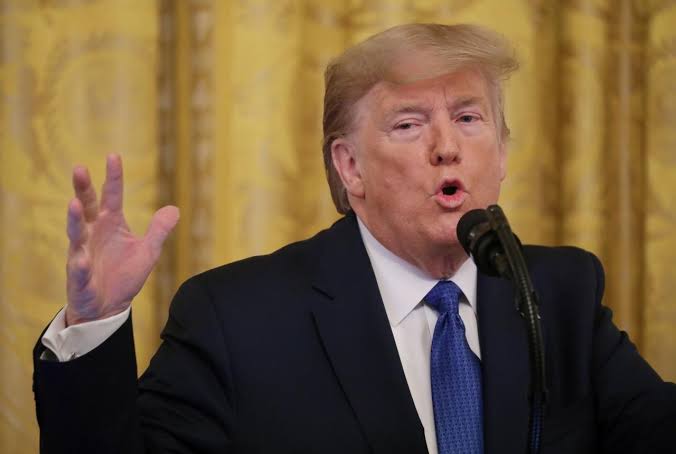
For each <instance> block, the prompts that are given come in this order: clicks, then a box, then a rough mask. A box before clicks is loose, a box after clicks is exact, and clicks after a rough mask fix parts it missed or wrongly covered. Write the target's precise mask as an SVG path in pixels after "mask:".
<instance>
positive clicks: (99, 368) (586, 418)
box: [34, 215, 676, 454]
mask: <svg viewBox="0 0 676 454" xmlns="http://www.w3.org/2000/svg"><path fill="white" fill-rule="evenodd" d="M524 252H525V255H526V261H527V263H528V266H529V268H530V271H531V274H532V279H533V283H534V285H535V287H536V289H537V291H538V293H539V296H540V300H541V315H542V323H543V331H544V338H545V343H546V354H547V379H548V387H549V391H550V405H549V408H548V412H547V415H546V419H545V426H544V435H543V452H545V453H596V452H607V453H622V452H627V453H630V452H669V451H672V452H676V389H675V388H676V387H675V386H674V385H673V384H669V383H664V382H663V381H662V380H661V379H660V378H659V377H658V375H657V374H656V373H655V372H654V371H653V370H652V369H651V368H650V366H648V364H647V363H646V362H645V361H644V360H643V359H642V358H641V357H640V356H639V354H638V353H637V351H636V349H635V348H634V346H633V345H632V344H631V343H630V341H629V340H628V338H627V336H626V335H625V334H624V333H622V332H620V331H618V329H617V328H616V327H615V326H614V325H613V323H612V322H611V314H610V311H609V310H608V309H606V308H604V307H603V306H602V305H601V297H602V294H603V271H602V268H601V266H600V263H599V261H598V260H597V259H596V258H595V257H594V256H593V255H591V254H589V253H587V252H584V251H582V250H579V249H575V248H544V247H525V248H524ZM478 279H479V281H478V287H477V288H478V290H477V291H478V323H479V340H480V344H481V352H482V362H481V363H482V376H483V396H484V437H485V452H486V453H523V452H525V451H526V438H527V427H528V406H527V389H528V377H529V373H528V357H527V355H528V354H527V345H526V337H525V328H524V323H523V320H522V319H521V318H520V316H519V315H518V314H517V312H516V311H515V309H514V303H513V293H514V289H513V287H512V285H511V283H510V282H508V281H506V280H503V279H498V278H491V277H487V276H484V275H481V274H480V275H479V278H478ZM162 339H163V342H162V344H161V346H160V347H159V350H158V351H157V353H156V354H155V356H154V358H153V359H152V362H151V364H150V366H149V368H148V370H147V371H146V372H145V373H144V374H143V376H142V377H141V378H140V379H139V380H138V382H137V379H136V364H135V357H134V345H133V339H132V329H131V321H128V322H127V323H126V324H125V325H124V326H123V327H122V328H120V329H119V330H118V331H117V332H116V333H115V334H114V335H113V336H112V337H111V338H109V339H108V340H107V341H106V342H104V343H103V344H102V345H101V346H99V347H98V348H96V349H95V350H94V351H92V352H90V353H88V354H86V355H84V356H82V357H80V358H78V359H75V360H73V361H70V362H67V363H58V362H53V361H45V360H41V359H39V358H40V355H41V353H42V351H43V350H44V347H42V345H41V344H40V343H39V342H38V344H37V346H36V348H35V352H34V356H35V358H34V361H35V374H34V391H35V398H36V406H37V417H38V422H39V424H40V431H41V440H40V442H41V449H42V451H43V452H48V453H72V452H86V453H103V452H125V453H126V452H130V453H131V452H134V453H136V452H153V453H160V452H196V453H202V452H203V453H230V452H233V453H322V454H328V453H341V454H345V453H350V454H351V453H355V454H357V453H376V454H395V453H407V454H414V453H424V452H427V451H426V446H425V439H424V433H423V428H422V425H421V423H420V420H419V418H418V415H417V413H416V409H415V407H414V404H413V400H412V398H411V394H410V392H409V389H408V386H407V384H406V379H405V376H404V372H403V369H402V366H401V362H400V360H399V356H398V353H397V349H396V346H395V342H394V338H393V336H392V332H391V329H390V326H389V323H388V319H387V316H386V314H385V310H384V307H383V303H382V300H381V298H380V294H379V291H378V286H377V284H376V280H375V277H374V275H373V271H372V269H371V266H370V262H369V259H368V256H367V253H366V250H365V248H364V245H363V243H362V240H361V237H360V235H359V231H358V228H357V223H356V219H355V217H354V215H348V216H347V217H346V218H344V219H342V220H340V221H338V222H337V223H336V224H335V225H334V226H333V227H331V228H330V229H328V230H326V231H323V232H320V233H319V234H318V235H316V236H315V237H313V238H311V239H309V240H306V241H303V242H299V243H295V244H292V245H289V246H287V247H285V248H283V249H281V250H279V251H277V252H275V253H273V254H271V255H267V256H261V257H253V258H250V259H247V260H243V261H240V262H236V263H233V264H230V265H226V266H223V267H220V268H217V269H214V270H211V271H208V272H206V273H203V274H200V275H198V276H195V277H193V278H191V279H189V280H188V281H187V282H185V283H184V284H183V285H182V286H181V288H180V289H179V291H178V292H177V294H176V296H175V298H174V301H173V302H172V305H171V309H170V312H169V319H168V322H167V325H166V327H165V329H164V331H163V333H162Z"/></svg>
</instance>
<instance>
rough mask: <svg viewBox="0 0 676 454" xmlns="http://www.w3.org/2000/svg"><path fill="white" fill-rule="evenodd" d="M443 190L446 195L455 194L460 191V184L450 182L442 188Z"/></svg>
mask: <svg viewBox="0 0 676 454" xmlns="http://www.w3.org/2000/svg"><path fill="white" fill-rule="evenodd" d="M441 192H443V193H444V195H454V194H455V193H456V192H458V186H456V185H454V184H449V185H448V186H444V187H443V188H441Z"/></svg>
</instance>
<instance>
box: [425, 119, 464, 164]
mask: <svg viewBox="0 0 676 454" xmlns="http://www.w3.org/2000/svg"><path fill="white" fill-rule="evenodd" d="M436 123H437V124H436V125H435V127H434V128H433V135H434V140H433V141H432V147H431V153H430V164H432V165H434V166H436V165H441V164H451V163H454V162H455V163H458V162H460V143H459V141H458V138H457V136H456V134H457V132H456V131H455V130H454V128H453V123H452V122H451V120H450V119H444V120H440V121H438V122H436Z"/></svg>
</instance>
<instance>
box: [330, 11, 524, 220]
mask: <svg viewBox="0 0 676 454" xmlns="http://www.w3.org/2000/svg"><path fill="white" fill-rule="evenodd" d="M421 52H422V53H424V54H425V56H426V57H427V56H429V57H430V58H431V60H432V62H434V63H435V64H437V65H438V67H436V68H435V70H437V69H438V71H435V73H434V74H427V75H426V77H435V76H438V75H441V74H445V73H449V72H453V71H457V70H461V69H469V68H471V69H475V70H477V71H479V72H480V73H481V74H482V75H483V77H484V78H485V80H486V82H487V84H488V87H489V91H490V92H491V97H492V98H493V99H492V100H491V101H492V109H493V114H494V116H495V118H496V120H497V127H498V134H499V140H506V139H507V138H508V137H509V129H508V128H507V124H506V122H505V116H504V112H503V96H502V82H503V81H504V80H506V79H507V78H508V77H509V75H510V74H511V73H512V72H513V71H515V70H516V69H517V68H518V62H517V60H516V57H515V55H514V49H513V48H512V46H511V45H510V44H509V43H508V42H507V40H506V39H505V38H504V37H502V36H501V35H499V34H498V33H496V32H493V31H491V30H489V29H486V28H483V27H480V26H477V25H469V24H457V25H441V24H406V25H399V26H396V27H393V28H390V29H388V30H385V31H383V32H381V33H378V34H376V35H373V36H371V37H370V38H368V39H366V40H365V41H362V42H361V43H358V44H356V45H354V46H352V47H350V48H348V49H347V50H345V52H343V54H341V55H339V56H338V57H336V58H335V59H333V60H332V61H331V62H330V63H329V65H328V66H327V68H326V72H325V73H324V82H325V87H326V88H325V92H324V118H323V128H324V139H323V146H322V150H323V154H324V167H325V170H326V175H327V179H328V182H329V187H330V189H331V197H332V198H333V203H334V204H335V205H336V209H337V210H338V212H339V213H342V214H345V213H347V212H348V211H349V210H350V202H349V201H348V198H347V191H346V190H345V187H344V186H343V182H342V181H341V179H340V175H339V174H338V172H337V171H336V169H335V168H334V166H333V160H332V158H331V144H332V143H333V141H334V140H335V139H337V138H339V137H344V136H345V135H347V134H348V133H349V132H350V131H351V130H352V128H353V127H354V124H353V122H354V106H355V104H356V103H357V101H359V100H360V99H361V98H362V97H363V96H365V95H366V94H367V93H368V92H369V90H371V88H372V87H373V86H374V85H376V84H377V83H378V82H380V81H390V82H400V80H397V77H398V76H397V74H395V73H394V71H393V68H394V66H396V63H397V62H399V61H401V59H403V58H405V57H406V56H407V55H415V54H420V53H421Z"/></svg>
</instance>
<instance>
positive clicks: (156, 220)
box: [145, 205, 180, 257]
mask: <svg viewBox="0 0 676 454" xmlns="http://www.w3.org/2000/svg"><path fill="white" fill-rule="evenodd" d="M179 217H180V213H179V211H178V208H176V207H175V206H171V205H168V206H165V207H163V208H160V209H159V210H157V212H156V213H155V214H154V215H153V219H152V220H151V221H150V225H149V226H148V230H147V232H146V236H145V241H146V242H147V243H148V246H149V247H150V250H151V251H152V252H153V254H154V255H155V256H156V257H158V256H159V255H160V252H161V250H162V244H164V240H165V239H166V238H167V236H168V235H169V233H170V232H171V231H172V230H173V229H174V227H175V226H176V223H177V222H178V219H179Z"/></svg>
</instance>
